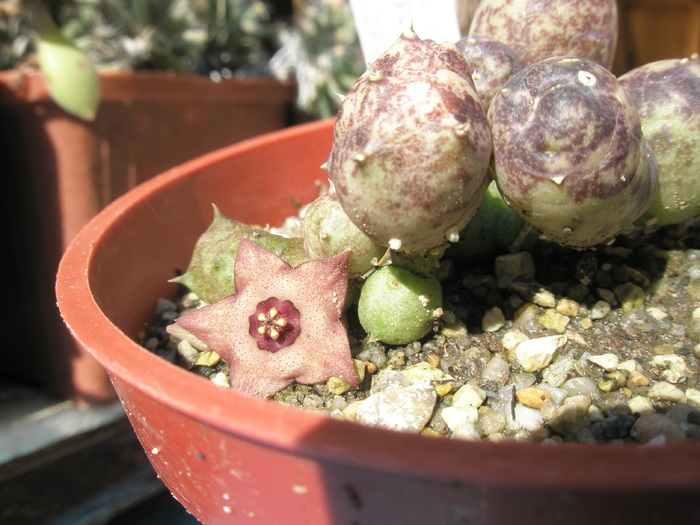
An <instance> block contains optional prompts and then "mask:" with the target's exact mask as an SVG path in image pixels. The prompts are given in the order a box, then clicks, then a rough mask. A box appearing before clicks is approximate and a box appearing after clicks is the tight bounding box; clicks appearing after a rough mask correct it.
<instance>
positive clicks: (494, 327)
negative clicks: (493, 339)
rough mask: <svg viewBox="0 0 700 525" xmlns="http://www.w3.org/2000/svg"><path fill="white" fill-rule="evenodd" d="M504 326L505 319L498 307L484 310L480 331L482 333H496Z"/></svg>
mask: <svg viewBox="0 0 700 525" xmlns="http://www.w3.org/2000/svg"><path fill="white" fill-rule="evenodd" d="M505 324H506V318H505V316H504V315H503V310H501V309H500V308H499V307H498V306H494V307H493V308H489V309H488V310H486V313H485V314H484V317H483V318H482V319H481V329H482V330H483V331H484V332H497V331H498V330H500V329H501V328H503V326H504V325H505Z"/></svg>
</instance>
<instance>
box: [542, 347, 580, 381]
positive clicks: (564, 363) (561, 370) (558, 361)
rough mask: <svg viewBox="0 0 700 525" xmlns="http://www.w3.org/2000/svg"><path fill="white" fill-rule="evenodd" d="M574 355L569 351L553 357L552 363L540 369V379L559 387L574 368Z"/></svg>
mask: <svg viewBox="0 0 700 525" xmlns="http://www.w3.org/2000/svg"><path fill="white" fill-rule="evenodd" d="M574 361H575V359H574V355H573V352H570V353H568V354H565V355H559V356H556V357H555V358H554V361H552V364H550V365H549V366H548V367H547V368H545V369H544V370H543V371H542V379H543V380H544V381H545V382H546V383H549V384H550V385H552V386H555V387H561V386H562V385H563V384H564V382H565V381H566V380H567V379H568V378H569V376H570V374H571V371H572V370H573V368H574Z"/></svg>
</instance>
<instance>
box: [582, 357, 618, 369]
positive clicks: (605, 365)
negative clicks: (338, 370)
mask: <svg viewBox="0 0 700 525" xmlns="http://www.w3.org/2000/svg"><path fill="white" fill-rule="evenodd" d="M588 361H590V362H591V363H593V364H594V365H597V366H599V367H600V368H602V369H603V370H605V371H607V372H612V371H613V370H615V369H616V368H617V365H618V363H619V359H618V357H617V355H615V354H601V355H592V356H589V357H588Z"/></svg>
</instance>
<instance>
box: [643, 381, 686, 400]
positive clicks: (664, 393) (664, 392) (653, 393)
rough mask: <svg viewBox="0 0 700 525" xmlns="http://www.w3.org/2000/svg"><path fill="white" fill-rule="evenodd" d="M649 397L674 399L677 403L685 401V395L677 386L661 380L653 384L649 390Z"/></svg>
mask: <svg viewBox="0 0 700 525" xmlns="http://www.w3.org/2000/svg"><path fill="white" fill-rule="evenodd" d="M647 397H649V398H651V399H659V400H665V401H674V402H676V403H677V402H679V401H683V399H684V398H685V395H684V394H683V391H682V390H681V389H680V388H678V387H677V386H675V385H672V384H671V383H667V382H666V381H659V382H658V383H655V384H653V385H652V386H651V388H650V389H649V391H648V392H647Z"/></svg>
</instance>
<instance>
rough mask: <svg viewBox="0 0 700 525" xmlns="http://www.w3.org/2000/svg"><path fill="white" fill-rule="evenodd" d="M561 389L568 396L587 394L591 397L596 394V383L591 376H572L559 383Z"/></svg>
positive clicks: (597, 391) (597, 392)
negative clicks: (561, 383)
mask: <svg viewBox="0 0 700 525" xmlns="http://www.w3.org/2000/svg"><path fill="white" fill-rule="evenodd" d="M561 388H562V390H564V391H566V392H567V393H568V394H569V395H570V396H578V395H582V394H583V395H587V396H590V397H591V398H593V397H595V396H598V394H599V393H600V391H599V390H598V383H597V382H596V380H595V379H593V378H592V377H572V378H571V379H569V380H568V381H566V382H565V383H564V384H563V385H561Z"/></svg>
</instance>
